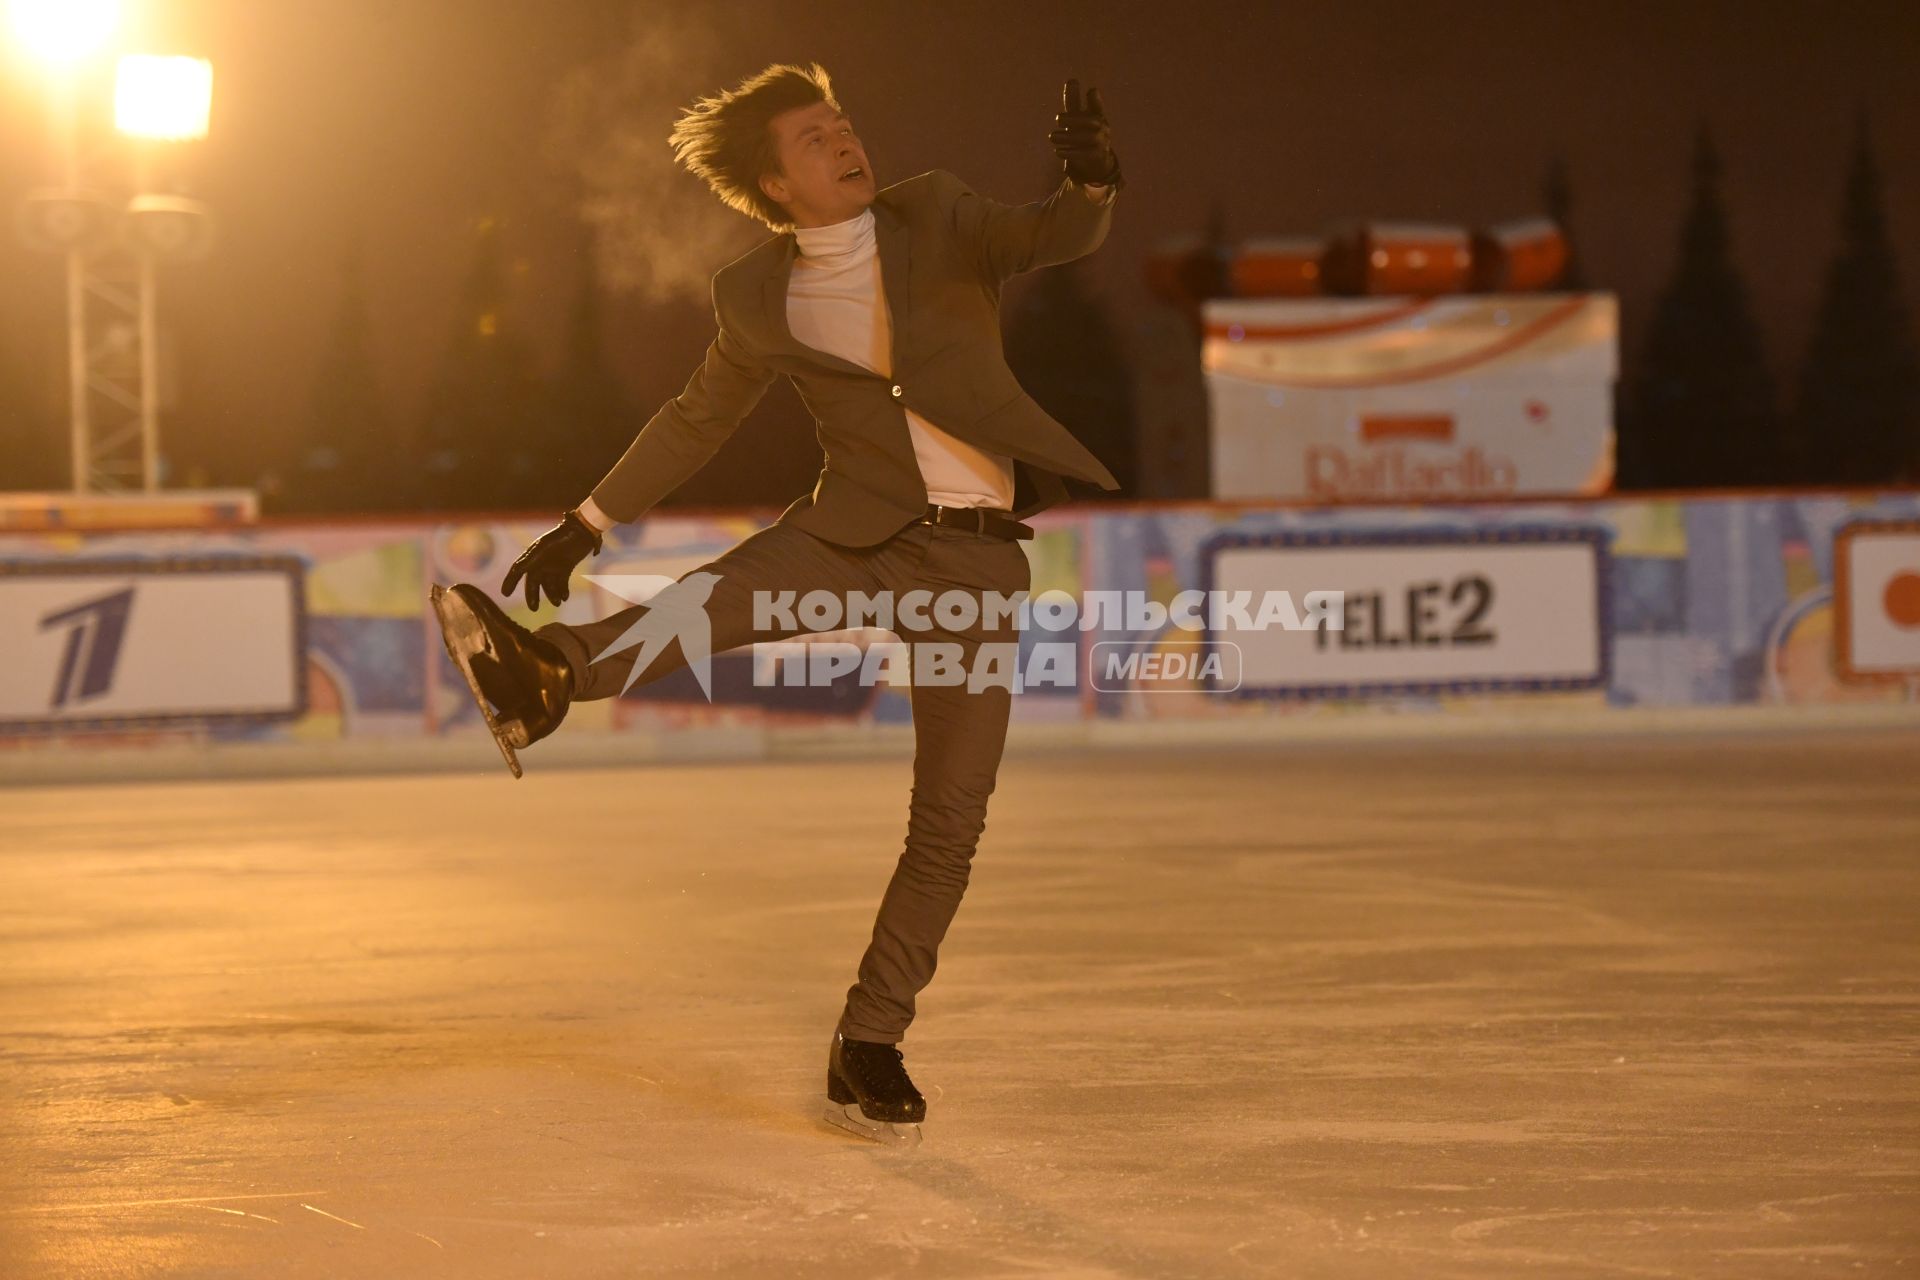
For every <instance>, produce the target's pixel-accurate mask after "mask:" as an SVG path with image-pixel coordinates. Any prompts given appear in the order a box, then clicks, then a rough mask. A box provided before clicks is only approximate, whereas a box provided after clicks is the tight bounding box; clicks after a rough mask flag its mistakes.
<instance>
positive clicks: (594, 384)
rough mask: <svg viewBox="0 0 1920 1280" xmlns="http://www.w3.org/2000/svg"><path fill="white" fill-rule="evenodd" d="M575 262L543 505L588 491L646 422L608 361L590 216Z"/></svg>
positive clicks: (550, 400)
mask: <svg viewBox="0 0 1920 1280" xmlns="http://www.w3.org/2000/svg"><path fill="white" fill-rule="evenodd" d="M574 261H575V264H576V266H575V273H574V298H573V306H572V309H571V310H570V311H569V313H568V315H567V338H566V351H565V354H564V356H563V357H562V360H561V365H560V372H559V374H558V376H556V377H555V378H554V379H553V380H552V381H551V382H550V383H549V384H548V387H547V412H546V415H545V416H546V419H547V421H548V422H549V423H551V424H552V429H551V431H550V432H549V434H548V435H547V437H546V439H545V440H544V441H543V442H542V448H543V458H544V462H545V464H546V465H545V467H544V468H543V470H544V475H543V476H542V478H541V482H540V485H539V493H538V502H539V504H540V505H545V506H553V507H559V508H561V509H565V508H567V507H571V506H573V505H575V504H576V503H578V502H579V501H580V500H581V499H582V498H584V497H586V496H587V494H588V493H589V492H590V491H591V490H592V488H593V486H594V485H595V484H597V483H599V481H600V478H601V476H603V475H604V474H606V468H607V467H608V466H610V465H612V462H613V460H614V459H617V458H618V457H619V456H620V454H621V452H622V451H623V450H624V449H625V448H626V447H627V445H629V444H630V443H632V441H633V437H634V434H635V433H636V432H637V431H638V430H639V427H640V424H639V423H638V422H636V421H635V417H634V410H633V406H632V405H631V404H630V403H629V402H628V400H627V395H626V391H625V390H624V389H623V388H622V386H621V385H620V379H619V376H618V375H617V374H615V373H614V371H613V366H612V365H610V364H609V363H608V362H607V357H606V343H605V333H604V331H605V322H604V316H603V312H602V307H601V294H600V276H599V271H598V267H597V262H596V259H595V256H594V243H593V231H592V228H591V227H589V226H587V225H586V224H584V223H583V224H581V226H580V229H579V236H578V244H577V249H576V257H575V259H574Z"/></svg>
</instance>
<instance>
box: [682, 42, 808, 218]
mask: <svg viewBox="0 0 1920 1280" xmlns="http://www.w3.org/2000/svg"><path fill="white" fill-rule="evenodd" d="M816 102H824V103H826V104H827V105H828V106H830V107H832V108H833V109H834V110H835V111H838V110H840V109H841V108H840V104H839V102H838V101H836V100H835V99H834V96H833V84H832V82H831V81H830V80H829V79H828V78H827V72H826V69H825V68H824V67H822V66H821V65H820V64H819V63H817V62H812V63H808V64H807V65H806V66H804V67H801V66H796V65H794V64H791V63H785V62H776V63H774V64H773V65H772V66H769V67H768V68H767V69H766V70H764V71H760V72H756V73H755V74H753V75H751V76H748V77H747V78H746V79H745V80H742V81H741V82H740V83H739V84H738V85H736V86H735V87H733V88H732V89H723V90H722V91H721V92H720V93H718V94H716V95H715V96H713V97H709V98H701V99H700V100H699V101H698V102H696V103H695V104H694V105H693V106H691V107H688V108H686V109H685V110H684V111H682V112H681V115H680V119H679V121H678V122H677V123H675V125H674V126H673V132H672V133H671V134H670V135H668V138H667V143H668V145H669V146H671V147H672V148H673V156H674V159H676V160H678V161H679V162H680V163H681V164H683V165H685V166H686V167H687V170H688V171H689V172H690V173H692V174H693V175H694V176H695V177H697V178H699V179H701V180H702V181H703V182H705V183H706V184H707V186H709V187H711V188H712V189H713V193H714V194H715V195H717V196H719V197H720V199H721V200H722V201H724V202H725V203H726V205H727V207H728V208H732V209H738V210H739V211H740V212H741V213H744V214H746V215H747V216H748V217H750V218H758V219H759V220H760V221H761V222H764V223H766V224H767V226H769V227H771V228H772V229H773V230H775V231H787V230H790V229H792V227H793V218H792V216H791V215H789V214H788V213H787V211H786V210H785V209H783V208H782V207H781V206H780V205H779V204H778V203H776V202H775V201H774V200H773V199H772V198H771V197H769V196H768V195H767V193H766V192H764V191H762V190H761V189H760V175H761V174H764V173H779V172H780V153H779V151H778V149H777V148H776V147H775V145H774V140H773V130H772V129H771V128H770V127H769V126H770V125H771V124H772V122H773V118H774V117H775V116H777V115H779V114H780V113H781V112H783V111H791V110H792V109H793V108H795V107H806V106H811V105H813V104H814V103H816Z"/></svg>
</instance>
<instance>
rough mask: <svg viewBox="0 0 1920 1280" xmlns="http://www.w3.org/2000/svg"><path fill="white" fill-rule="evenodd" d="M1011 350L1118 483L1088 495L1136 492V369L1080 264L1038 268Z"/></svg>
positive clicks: (1018, 313) (1016, 310) (1010, 337)
mask: <svg viewBox="0 0 1920 1280" xmlns="http://www.w3.org/2000/svg"><path fill="white" fill-rule="evenodd" d="M1075 198H1076V199H1084V198H1085V197H1082V196H1075ZM1120 198H1121V199H1125V195H1124V194H1123V195H1122V196H1121V197H1120ZM1006 352H1007V367H1008V368H1010V369H1012V370H1013V374H1014V377H1016V378H1018V379H1019V380H1020V385H1021V386H1023V387H1025V388H1026V390H1027V393H1028V394H1029V395H1031V396H1032V397H1033V398H1034V400H1035V401H1036V402H1037V403H1038V404H1039V405H1040V407H1041V408H1043V409H1045V410H1046V411H1047V412H1048V413H1049V414H1051V415H1052V416H1053V417H1054V418H1056V419H1058V420H1059V422H1060V423H1061V425H1063V426H1065V427H1066V428H1067V429H1068V430H1070V431H1072V432H1073V434H1074V435H1075V436H1076V437H1078V438H1079V440H1080V442H1081V443H1082V444H1084V445H1086V446H1087V448H1088V449H1090V450H1091V451H1092V452H1093V455H1094V456H1095V457H1096V458H1099V459H1100V461H1101V462H1103V463H1105V464H1106V466H1107V469H1108V470H1109V471H1111V472H1113V476H1114V479H1116V480H1118V481H1119V482H1120V488H1119V490H1118V491H1117V492H1115V493H1111V494H1109V493H1108V492H1107V491H1106V490H1104V489H1099V488H1097V487H1095V488H1090V489H1089V490H1088V493H1089V495H1090V496H1101V495H1104V496H1108V497H1116V498H1117V497H1135V496H1137V495H1138V494H1139V492H1140V475H1139V462H1138V459H1139V454H1140V445H1139V424H1138V421H1137V418H1136V416H1135V413H1134V396H1133V371H1132V369H1131V367H1130V366H1129V363H1128V361H1127V357H1126V348H1125V345H1124V343H1123V342H1122V341H1121V338H1120V334H1119V332H1118V330H1117V329H1116V328H1115V326H1114V323H1113V320H1112V318H1111V317H1110V316H1109V314H1108V312H1107V309H1106V307H1105V306H1104V305H1103V304H1102V303H1101V302H1100V301H1099V299H1097V298H1096V297H1095V296H1094V295H1093V294H1092V293H1091V292H1090V291H1089V290H1088V289H1087V287H1086V282H1085V280H1084V279H1083V277H1082V274H1081V262H1079V261H1074V262H1065V263H1061V264H1060V265H1059V266H1056V267H1047V268H1044V269H1042V270H1040V271H1038V272H1036V273H1034V280H1033V282H1032V284H1030V285H1029V286H1027V288H1026V289H1025V291H1024V292H1023V293H1022V294H1021V296H1020V298H1019V300H1018V301H1017V302H1016V303H1015V305H1014V307H1013V309H1012V313H1011V314H1010V315H1009V317H1008V320H1007V330H1006Z"/></svg>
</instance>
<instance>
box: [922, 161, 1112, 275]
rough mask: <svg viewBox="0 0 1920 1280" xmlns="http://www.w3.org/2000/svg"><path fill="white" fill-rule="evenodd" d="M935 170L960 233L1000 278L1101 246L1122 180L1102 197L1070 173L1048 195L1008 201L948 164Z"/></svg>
mask: <svg viewBox="0 0 1920 1280" xmlns="http://www.w3.org/2000/svg"><path fill="white" fill-rule="evenodd" d="M934 172H935V174H936V176H937V180H938V181H939V182H940V184H941V196H942V200H943V202H944V203H945V204H946V205H947V209H948V218H949V221H950V224H951V225H952V227H953V232H954V235H955V236H956V237H958V239H959V241H960V243H961V244H962V245H964V246H966V247H967V248H968V250H969V251H971V253H972V254H973V257H974V261H975V262H976V263H977V264H978V266H979V268H980V271H981V274H983V275H985V276H986V277H987V278H988V279H990V280H992V281H994V282H995V283H996V284H997V283H1000V282H1002V281H1005V280H1006V279H1007V278H1008V277H1009V276H1013V275H1018V274H1019V273H1020V272H1023V271H1033V270H1035V269H1037V268H1040V267H1051V266H1055V265H1057V264H1058V263H1062V262H1072V261H1073V260H1074V259H1075V258H1084V257H1085V256H1086V255H1087V254H1089V253H1092V252H1093V251H1094V250H1095V249H1097V248H1099V247H1100V242H1101V241H1103V240H1105V239H1106V238H1107V229H1108V228H1109V227H1110V226H1112V224H1113V202H1114V197H1115V194H1116V193H1117V192H1118V190H1119V184H1115V185H1112V186H1109V187H1107V189H1106V192H1105V195H1104V197H1102V198H1100V199H1097V200H1096V199H1095V198H1094V197H1095V195H1096V194H1098V192H1097V191H1095V190H1093V189H1092V184H1084V183H1080V182H1076V181H1074V180H1073V179H1072V178H1064V179H1062V180H1061V183H1060V185H1059V186H1058V187H1056V188H1055V189H1054V192H1053V194H1052V195H1050V196H1048V197H1047V198H1046V199H1044V200H1036V201H1034V202H1033V203H1031V204H1022V205H1006V204H1001V203H1000V202H999V201H998V200H993V199H990V198H988V197H986V196H982V195H978V194H976V193H975V192H974V191H973V189H972V188H971V187H969V186H967V184H966V183H964V182H962V181H960V179H959V178H956V177H955V176H954V175H953V174H951V173H948V172H947V171H946V170H944V169H937V170H935V171H934Z"/></svg>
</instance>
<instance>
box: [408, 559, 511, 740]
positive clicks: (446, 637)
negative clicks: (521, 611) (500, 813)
mask: <svg viewBox="0 0 1920 1280" xmlns="http://www.w3.org/2000/svg"><path fill="white" fill-rule="evenodd" d="M427 600H428V602H429V603H430V604H432V605H433V613H434V616H435V617H436V618H438V619H439V620H440V640H441V643H443V644H444V645H446V647H447V656H448V657H449V658H452V659H453V665H454V667H455V669H457V670H458V671H459V672H460V678H461V679H463V680H465V681H466V682H467V690H468V691H469V692H470V693H472V694H473V702H474V705H475V706H477V707H479V708H480V718H481V719H482V720H484V721H486V724H487V732H488V733H490V734H492V735H493V743H494V745H495V746H497V747H499V748H500V754H501V756H502V757H503V758H504V759H505V760H506V762H507V768H509V769H511V770H513V776H514V777H516V778H518V777H521V776H522V774H521V772H520V757H519V756H517V755H515V754H514V751H513V749H514V748H515V747H524V746H528V745H529V743H528V742H527V730H526V726H524V725H522V724H521V723H520V722H519V721H518V720H509V721H505V722H502V721H501V719H500V718H499V717H498V716H496V715H494V714H493V708H492V707H491V706H489V705H488V704H487V695H486V694H484V693H482V692H480V682H479V680H477V679H475V678H474V674H473V666H472V664H471V663H470V662H469V661H468V657H469V655H471V654H474V653H487V652H489V651H490V649H491V646H490V645H489V644H488V643H487V633H486V629H485V628H484V627H482V626H481V625H480V620H479V619H478V618H475V617H474V616H473V614H472V612H471V611H470V610H468V609H467V608H466V607H465V606H464V605H462V604H461V603H460V598H459V597H458V596H456V595H454V594H453V593H452V592H451V591H449V590H447V589H446V588H445V587H443V586H441V585H440V584H439V583H437V582H436V583H434V584H433V588H432V589H431V590H430V591H429V592H428V593H427ZM515 739H518V740H517V741H516V740H515Z"/></svg>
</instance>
